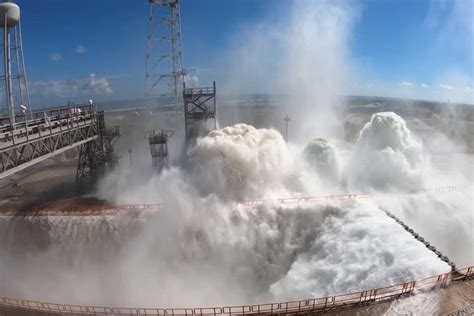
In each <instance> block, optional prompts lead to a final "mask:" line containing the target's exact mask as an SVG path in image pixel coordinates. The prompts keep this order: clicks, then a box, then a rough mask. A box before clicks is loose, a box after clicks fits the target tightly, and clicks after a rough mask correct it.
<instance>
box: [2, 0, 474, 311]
mask: <svg viewBox="0 0 474 316" xmlns="http://www.w3.org/2000/svg"><path fill="white" fill-rule="evenodd" d="M358 12H359V8H358V7H357V6H356V5H355V4H353V3H352V2H333V1H295V2H291V4H290V9H289V11H288V12H279V11H278V10H277V11H276V12H272V13H271V14H269V16H268V18H267V19H266V20H264V21H261V22H259V23H258V24H257V25H248V26H244V27H243V28H242V30H241V31H240V32H239V33H238V34H236V35H235V36H234V37H233V42H232V45H230V47H231V48H230V49H229V51H228V52H226V53H225V55H226V56H227V57H226V58H227V59H226V60H225V61H223V62H227V63H230V62H231V61H232V63H231V64H230V65H229V67H228V69H230V71H229V78H227V80H226V81H225V89H224V90H225V91H236V92H239V93H245V92H246V91H248V89H250V88H251V86H252V85H254V84H255V83H256V81H262V82H264V86H265V87H267V89H269V91H277V92H278V93H279V94H281V95H282V97H281V99H277V98H276V99H275V100H273V101H274V102H277V103H278V102H282V104H281V105H282V107H283V109H284V111H285V112H287V113H288V114H289V115H291V117H292V120H293V121H294V122H295V123H294V124H293V125H292V136H293V137H292V138H291V139H290V142H288V143H287V142H285V140H284V138H283V136H282V135H281V133H280V132H279V131H278V130H277V129H276V128H275V127H272V126H268V127H267V128H257V127H254V126H251V125H249V124H243V123H240V122H234V124H231V125H230V126H222V128H220V129H217V130H215V131H211V132H209V134H208V135H207V136H205V137H201V138H198V139H197V141H196V144H195V146H194V147H192V148H189V150H188V151H187V152H186V161H187V163H186V164H180V163H178V160H177V161H176V163H175V164H173V165H171V166H170V167H169V168H167V169H165V170H163V171H162V172H161V173H156V172H154V171H152V169H151V166H150V165H149V164H148V163H147V162H146V158H145V156H144V157H139V159H137V161H135V162H134V164H133V166H129V165H127V164H122V166H121V168H120V169H117V170H115V171H114V172H112V173H110V174H108V175H107V176H106V177H105V178H103V179H102V180H101V181H100V182H99V184H98V189H97V192H95V193H94V195H95V196H96V197H98V198H101V199H103V200H106V201H108V203H110V204H140V203H160V204H162V207H161V208H160V209H159V210H156V211H144V212H142V213H138V214H135V213H134V214H124V213H117V214H116V215H100V214H93V215H88V216H77V215H64V216H63V215H51V214H49V215H48V214H46V215H44V216H31V217H29V216H27V217H22V216H0V241H1V242H0V252H1V253H2V256H1V257H0V271H1V274H0V292H1V293H2V294H3V295H5V296H11V297H19V298H27V299H37V300H45V301H52V302H61V303H71V304H90V305H112V306H140V307H182V306H186V307H188V306H189V307H202V306H209V305H237V304H252V303H263V302H269V301H278V300H294V299H305V298H309V297H321V296H325V295H334V294H339V293H347V292H351V291H359V290H366V289H371V288H376V287H382V286H388V285H391V284H397V283H402V282H407V281H411V280H415V279H420V278H424V277H429V276H432V275H436V274H440V273H444V272H448V271H450V266H448V265H447V264H446V263H445V262H443V261H441V260H440V259H439V258H438V257H437V256H436V255H435V254H434V253H433V252H431V251H429V250H428V249H427V248H426V247H425V246H424V245H423V244H422V243H420V242H418V241H417V240H416V239H414V238H413V237H412V236H411V235H410V234H408V233H407V232H406V231H405V230H404V229H403V228H402V227H401V226H400V225H398V224H397V223H396V222H395V221H393V219H391V218H389V217H388V216H386V215H385V213H384V212H383V209H388V210H390V212H392V213H393V214H395V215H397V216H398V217H400V218H402V219H403V220H404V221H405V222H406V223H408V225H410V227H413V228H414V229H415V231H417V232H418V233H419V234H420V235H421V236H423V237H425V238H426V239H427V240H429V241H430V242H431V243H433V244H434V245H436V247H438V248H439V249H440V250H441V251H442V252H443V254H446V255H447V256H449V258H450V259H451V260H453V261H454V262H456V264H457V265H459V267H463V266H468V265H472V264H473V263H474V253H473V252H474V251H473V249H474V244H473V239H472V230H473V228H474V220H473V215H472V202H473V200H472V193H471V192H469V191H468V192H464V191H463V192H456V193H452V192H445V193H440V194H436V195H435V194H430V193H420V192H419V191H420V190H421V189H423V188H425V187H429V186H436V185H441V184H443V185H462V184H468V183H470V181H472V176H469V175H468V176H466V172H467V171H468V168H469V166H470V165H468V167H463V166H461V165H460V164H457V163H455V162H450V163H449V164H448V166H445V167H444V169H443V168H441V167H440V166H439V164H437V163H434V162H433V160H434V159H433V157H434V154H433V152H432V149H433V148H431V147H430V146H424V143H423V140H422V139H421V137H419V135H416V133H414V132H413V131H411V130H410V129H409V127H408V125H407V122H406V121H405V119H404V118H403V117H402V116H400V115H398V114H396V113H393V112H381V113H376V114H374V115H372V117H371V118H370V119H369V120H368V121H367V122H366V124H365V125H364V127H363V128H362V130H361V131H360V133H359V134H358V136H357V137H356V142H355V143H354V144H350V143H348V142H347V141H345V140H344V139H343V138H342V136H341V135H342V125H343V124H342V118H341V117H340V113H339V107H340V105H341V102H342V101H341V95H342V94H343V93H344V89H345V86H346V85H347V84H348V82H350V81H351V78H352V76H353V74H352V69H353V68H354V67H353V63H352V61H351V56H349V54H348V45H349V42H350V40H351V32H352V27H353V24H354V23H355V22H356V19H357V16H358ZM243 39H245V41H243ZM137 126H138V124H137ZM139 128H143V126H139V127H137V130H138V129H139ZM137 134H139V133H138V132H137ZM140 136H141V135H140ZM181 136H182V135H181ZM135 138H137V137H135ZM133 141H136V139H135V140H132V142H133ZM443 141H444V143H443V146H446V148H454V147H456V146H458V144H456V143H455V142H454V141H453V140H451V139H448V138H445V139H444V140H443ZM173 142H175V143H172V147H173V148H175V151H176V152H178V150H177V149H176V148H181V145H182V144H181V142H182V137H176V138H174V139H173ZM438 144H440V143H438ZM438 149H439V148H438ZM461 159H462V158H461ZM470 167H471V168H472V166H470ZM447 174H449V183H446V181H445V180H446V179H447V177H446V175H447ZM354 192H369V193H374V194H375V195H376V198H374V199H370V200H367V201H361V200H356V199H354V200H349V201H336V200H334V201H324V202H321V203H301V204H292V205H283V204H281V203H278V202H277V201H275V199H277V198H282V197H298V196H322V195H329V194H344V193H354ZM254 199H261V200H262V203H259V204H255V205H253V206H249V205H247V204H245V203H243V202H245V201H248V200H254ZM455 232H456V233H455ZM469 249H470V251H469Z"/></svg>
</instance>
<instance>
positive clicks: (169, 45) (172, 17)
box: [145, 0, 186, 109]
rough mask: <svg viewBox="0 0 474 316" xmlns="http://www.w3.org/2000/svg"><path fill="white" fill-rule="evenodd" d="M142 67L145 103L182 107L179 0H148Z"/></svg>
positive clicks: (148, 104) (183, 74)
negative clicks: (144, 66) (143, 66)
mask: <svg viewBox="0 0 474 316" xmlns="http://www.w3.org/2000/svg"><path fill="white" fill-rule="evenodd" d="M148 2H149V3H150V15H149V18H148V38H147V50H146V69H145V98H146V101H147V104H146V105H147V106H153V105H158V104H162V105H165V104H166V105H174V106H175V107H176V109H182V103H183V101H182V90H181V89H182V85H183V82H184V76H185V75H186V71H185V69H184V67H183V51H182V42H181V17H180V8H179V5H180V3H179V0H148Z"/></svg>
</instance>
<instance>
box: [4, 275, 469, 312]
mask: <svg viewBox="0 0 474 316" xmlns="http://www.w3.org/2000/svg"><path fill="white" fill-rule="evenodd" d="M471 279H474V266H472V267H469V268H465V269H461V270H456V271H452V272H448V273H445V274H440V275H437V276H433V277H430V278H426V279H422V280H419V281H411V282H406V283H402V284H398V285H392V286H388V287H383V288H378V289H371V290H367V291H362V292H356V293H349V294H342V295H334V296H328V297H324V298H315V299H306V300H301V301H290V302H280V303H269V304H259V305H242V306H227V307H210V308H123V307H99V306H82V305H71V304H57V303H46V302H38V301H29V300H21V299H12V298H0V311H1V310H2V309H7V310H12V309H19V310H26V311H30V312H34V313H35V314H38V313H53V314H63V315H64V314H75V315H174V316H187V315H196V316H211V315H259V314H268V315H272V314H287V313H310V312H311V313H315V312H323V311H332V310H341V309H347V308H355V307H360V306H365V305H368V304H373V303H377V302H383V301H390V300H394V299H397V298H401V297H404V296H408V295H413V294H416V293H417V292H426V291H432V290H435V289H439V288H442V287H445V286H448V285H449V284H451V283H452V282H462V281H466V280H471Z"/></svg>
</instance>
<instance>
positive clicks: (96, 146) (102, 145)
mask: <svg viewBox="0 0 474 316" xmlns="http://www.w3.org/2000/svg"><path fill="white" fill-rule="evenodd" d="M96 126H97V133H98V137H97V138H96V139H95V140H93V141H90V142H87V143H83V144H81V147H80V149H79V161H78V163H77V172H76V181H77V182H80V181H90V180H96V179H97V178H98V177H99V176H102V175H104V174H105V172H106V170H111V169H114V168H116V167H117V166H118V161H119V157H118V156H117V155H116V154H115V152H114V147H113V146H114V144H115V142H116V141H117V140H118V138H119V137H120V130H119V127H118V126H114V128H113V129H111V130H107V129H106V128H105V119H104V112H103V111H100V112H97V121H96Z"/></svg>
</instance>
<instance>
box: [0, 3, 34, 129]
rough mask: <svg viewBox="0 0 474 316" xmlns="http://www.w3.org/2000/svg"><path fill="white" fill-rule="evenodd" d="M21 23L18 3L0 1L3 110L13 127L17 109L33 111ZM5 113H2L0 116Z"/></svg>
mask: <svg viewBox="0 0 474 316" xmlns="http://www.w3.org/2000/svg"><path fill="white" fill-rule="evenodd" d="M20 23H21V22H20V8H19V7H18V5H16V4H15V3H11V2H10V1H9V0H5V1H4V2H2V3H0V27H1V28H2V29H3V36H2V40H3V43H2V44H3V45H2V48H3V76H1V77H0V78H1V80H4V81H5V83H4V86H5V91H4V92H5V93H4V95H5V99H4V104H6V108H7V110H8V111H5V109H3V111H1V112H8V116H9V117H10V124H11V126H12V128H14V125H15V110H16V109H20V110H21V111H22V112H24V113H25V115H26V111H31V109H30V97H29V93H28V84H27V80H26V72H25V61H24V57H23V45H22V37H21V24H20ZM12 42H13V43H12ZM12 64H14V65H13V66H14V67H12ZM12 69H13V70H12ZM17 98H18V99H17ZM15 101H16V102H17V104H15ZM2 103H3V102H2ZM5 114H6V113H0V116H4V115H5Z"/></svg>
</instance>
